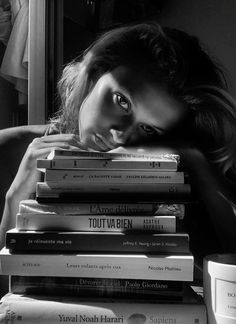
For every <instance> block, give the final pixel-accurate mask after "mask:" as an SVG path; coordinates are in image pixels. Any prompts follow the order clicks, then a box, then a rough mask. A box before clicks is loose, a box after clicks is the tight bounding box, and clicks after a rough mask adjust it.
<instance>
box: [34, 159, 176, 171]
mask: <svg viewBox="0 0 236 324" xmlns="http://www.w3.org/2000/svg"><path fill="white" fill-rule="evenodd" d="M177 167H178V164H177V160H176V159H173V158H160V159H153V160H151V161H150V160H141V159H130V160H127V159H126V160H110V159H85V158H84V159H78V158H77V159H76V158H67V159H53V160H49V159H38V160H37V168H38V169H39V170H40V171H44V170H45V169H99V170H100V169H102V170H141V171H145V170H147V171H154V170H156V171H177Z"/></svg>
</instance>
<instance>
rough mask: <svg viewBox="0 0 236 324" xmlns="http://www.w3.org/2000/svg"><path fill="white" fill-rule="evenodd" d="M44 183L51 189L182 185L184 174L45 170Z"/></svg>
mask: <svg viewBox="0 0 236 324" xmlns="http://www.w3.org/2000/svg"><path fill="white" fill-rule="evenodd" d="M44 181H45V182H46V183H48V184H49V185H50V186H51V187H53V188H61V187H63V186H75V187H76V186H77V185H79V186H80V185H81V184H84V185H86V184H89V183H96V184H97V183H106V185H107V184H109V183H112V184H115V183H118V184H119V183H121V184H126V183H127V184H132V183H134V184H140V185H143V184H144V183H147V184H149V183H151V184H153V183H157V184H159V183H171V184H172V183H174V184H175V183H177V184H178V183H184V182H185V176H184V172H182V171H181V172H180V171H140V170H138V171H135V170H104V171H103V170H67V169H63V170H54V169H46V171H45V174H44Z"/></svg>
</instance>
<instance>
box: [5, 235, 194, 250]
mask: <svg viewBox="0 0 236 324" xmlns="http://www.w3.org/2000/svg"><path fill="white" fill-rule="evenodd" d="M108 242H109V244H108ZM6 247H7V248H8V249H10V250H12V251H27V252H28V251H40V252H43V251H52V252H56V253H57V252H58V251H59V252H70V251H71V252H77V253H78V252H94V251H96V252H111V253H113V252H120V253H126V252H127V253H136V252H140V253H169V254H174V253H188V252H189V236H188V234H185V233H175V234H143V232H141V233H140V232H138V233H137V234H133V233H129V234H124V233H120V232H113V233H110V232H51V231H50V232H47V231H45V232H39V231H32V232H31V231H8V232H7V233H6Z"/></svg>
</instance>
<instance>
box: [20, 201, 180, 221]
mask: <svg viewBox="0 0 236 324" xmlns="http://www.w3.org/2000/svg"><path fill="white" fill-rule="evenodd" d="M19 213H21V214H28V213H29V214H34V213H35V214H47V213H49V214H58V215H127V216H130V215H156V216H159V215H165V216H176V217H178V218H179V219H183V218H184V216H185V205H184V204H164V203H159V204H158V203H148V202H146V203H139V202H137V203H122V202H121V203H116V202H113V203H103V202H100V203H97V202H89V203H70V204H67V203H62V202H60V203H57V204H53V203H50V204H47V203H45V204H43V203H42V204H40V203H38V201H37V200H35V199H26V200H21V202H20V204H19Z"/></svg>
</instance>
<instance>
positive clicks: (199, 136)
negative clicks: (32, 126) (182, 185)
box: [1, 23, 236, 251]
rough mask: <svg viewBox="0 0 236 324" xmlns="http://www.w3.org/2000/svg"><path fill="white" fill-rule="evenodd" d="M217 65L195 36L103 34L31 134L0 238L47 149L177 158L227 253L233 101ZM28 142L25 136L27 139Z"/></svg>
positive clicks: (230, 243) (146, 31)
mask: <svg viewBox="0 0 236 324" xmlns="http://www.w3.org/2000/svg"><path fill="white" fill-rule="evenodd" d="M226 88H227V87H226V81H225V79H224V75H223V73H222V72H221V70H220V69H219V67H218V66H217V65H216V64H214V63H213V61H212V60H211V59H210V58H209V56H208V55H207V54H206V53H205V52H204V51H203V50H202V48H201V47H200V45H199V42H198V41H197V39H196V38H194V37H191V36H188V35H187V34H185V33H184V32H180V31H177V30H173V29H169V28H161V27H160V26H159V25H158V24H155V23H145V24H138V25H133V26H127V27H120V28H117V29H114V30H112V31H110V32H108V33H106V34H104V35H102V36H101V37H100V38H99V39H98V40H97V41H96V42H94V44H92V45H91V46H90V47H89V48H88V49H87V50H86V51H85V53H84V55H83V56H82V58H79V59H77V60H75V61H73V62H71V63H70V64H68V65H67V66H66V67H65V69H64V72H63V75H62V78H61V80H60V81H59V84H58V90H59V94H60V99H61V109H60V111H59V112H58V115H57V117H55V118H54V119H53V120H52V121H51V124H50V128H47V132H46V134H45V136H43V133H42V132H44V131H45V128H44V129H41V131H40V132H39V136H40V137H36V138H35V139H34V140H33V141H32V142H31V143H30V141H29V143H30V144H29V146H28V149H27V151H26V153H25V155H24V157H23V159H22V162H21V164H20V167H19V170H18V172H17V174H16V177H15V179H14V181H13V182H12V184H11V186H10V189H9V190H8V192H7V195H6V203H5V208H4V213H3V218H2V224H1V230H2V233H4V232H5V231H6V230H7V229H8V228H11V227H14V223H15V214H16V212H17V210H18V205H19V202H20V200H22V199H27V198H29V197H30V195H31V193H32V192H34V190H35V184H36V182H37V181H38V180H39V173H38V172H37V170H36V168H35V166H36V159H37V158H42V157H45V156H46V155H47V154H48V153H50V151H51V150H52V149H54V148H75V147H76V148H79V149H82V150H97V151H109V150H114V149H115V150H127V149H131V147H132V150H134V151H135V150H136V149H137V147H138V146H139V147H140V145H142V146H141V147H142V148H143V149H149V150H150V149H152V150H153V149H154V150H155V151H157V150H163V149H164V150H168V151H175V152H176V151H177V152H178V153H180V154H181V161H182V164H183V167H184V168H185V169H187V170H188V171H189V173H190V175H191V178H192V181H193V187H194V188H195V190H196V191H197V192H198V195H199V199H200V200H202V201H203V202H205V203H206V208H207V210H208V213H209V215H210V217H211V219H212V224H213V226H214V228H215V230H216V232H217V235H218V238H219V240H220V242H221V245H222V248H223V249H224V250H227V251H229V250H233V249H235V248H233V247H234V246H236V244H234V243H235V240H236V239H235V235H234V232H235V228H236V227H235V225H236V216H235V213H234V205H233V199H234V196H233V195H234V193H235V184H234V180H233V176H234V169H233V166H234V163H235V148H236V136H235V132H236V127H235V124H236V108H235V102H234V101H233V99H232V98H231V97H230V96H229V95H228V93H227V91H226ZM31 137H32V136H31Z"/></svg>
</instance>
